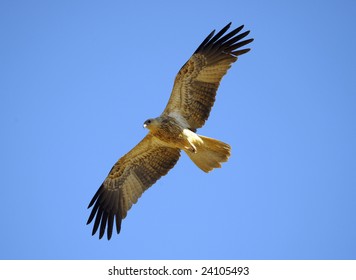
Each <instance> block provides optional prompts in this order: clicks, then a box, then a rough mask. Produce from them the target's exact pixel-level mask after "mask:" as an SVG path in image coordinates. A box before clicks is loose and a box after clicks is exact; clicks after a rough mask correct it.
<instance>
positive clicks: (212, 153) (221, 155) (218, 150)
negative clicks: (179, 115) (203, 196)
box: [185, 135, 231, 172]
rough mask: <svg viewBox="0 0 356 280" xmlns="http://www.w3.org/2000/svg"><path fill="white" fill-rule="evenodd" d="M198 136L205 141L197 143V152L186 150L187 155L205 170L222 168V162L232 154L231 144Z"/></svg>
mask: <svg viewBox="0 0 356 280" xmlns="http://www.w3.org/2000/svg"><path fill="white" fill-rule="evenodd" d="M198 136H199V137H200V139H201V140H203V142H202V143H199V145H196V151H195V152H192V151H189V150H186V151H185V152H186V153H187V155H188V156H189V157H190V159H191V160H192V161H193V162H194V163H195V164H196V165H197V166H198V167H199V168H200V169H201V170H203V171H204V172H210V171H211V170H213V169H214V168H220V167H221V163H222V162H226V161H227V160H228V158H229V156H230V149H231V148H230V146H229V145H228V144H226V143H224V142H221V141H219V140H216V139H213V138H209V137H205V136H201V135H198Z"/></svg>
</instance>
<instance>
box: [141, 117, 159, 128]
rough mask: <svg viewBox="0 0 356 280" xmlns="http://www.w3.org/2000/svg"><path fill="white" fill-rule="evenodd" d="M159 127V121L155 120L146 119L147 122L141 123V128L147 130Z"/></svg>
mask: <svg viewBox="0 0 356 280" xmlns="http://www.w3.org/2000/svg"><path fill="white" fill-rule="evenodd" d="M158 125H159V121H158V120H157V118H156V119H148V120H147V121H145V122H144V123H143V127H144V128H147V129H149V130H152V129H154V128H155V127H157V126H158Z"/></svg>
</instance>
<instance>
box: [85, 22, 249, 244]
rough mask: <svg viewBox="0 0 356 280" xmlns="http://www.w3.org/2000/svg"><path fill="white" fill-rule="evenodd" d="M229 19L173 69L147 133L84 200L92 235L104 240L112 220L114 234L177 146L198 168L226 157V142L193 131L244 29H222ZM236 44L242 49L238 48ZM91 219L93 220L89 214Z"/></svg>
mask: <svg viewBox="0 0 356 280" xmlns="http://www.w3.org/2000/svg"><path fill="white" fill-rule="evenodd" d="M230 25H231V23H229V24H228V25H226V26H225V27H224V28H223V29H222V30H221V31H219V32H218V33H217V34H216V35H215V36H214V33H215V30H214V31H212V32H211V33H210V34H209V35H208V36H207V37H206V38H205V40H204V41H203V42H202V43H201V44H200V46H199V47H198V48H197V49H196V51H195V52H194V53H193V55H192V56H191V57H190V58H189V60H188V61H187V62H186V63H185V64H184V65H183V67H182V68H181V69H180V70H179V72H178V74H177V76H176V78H175V81H174V85H173V89H172V93H171V96H170V98H169V101H168V104H167V106H166V108H165V109H164V111H163V113H162V114H161V115H160V116H159V117H157V118H152V119H148V120H146V121H145V122H144V127H145V128H147V129H148V130H149V132H148V134H147V135H146V136H145V137H144V138H143V139H142V140H141V142H139V143H138V144H137V145H136V146H135V147H134V148H133V149H132V150H131V151H129V152H128V153H127V154H126V155H124V156H123V157H122V158H120V159H119V160H118V161H117V162H116V164H115V165H114V166H113V167H112V169H111V170H110V172H109V174H108V176H107V177H106V179H105V180H104V182H103V183H102V185H101V186H100V188H99V190H98V191H97V192H96V193H95V195H94V197H93V199H92V200H91V201H90V203H89V206H88V208H90V207H92V206H94V207H93V209H92V211H91V214H90V216H89V219H88V222H87V224H89V223H91V222H92V221H93V220H94V227H93V231H92V234H93V235H94V234H95V233H96V231H97V230H98V229H99V227H100V230H99V238H100V239H101V238H102V237H103V235H104V234H105V230H106V231H107V238H108V239H110V238H111V236H112V232H113V227H114V222H115V224H116V231H117V233H120V230H121V221H122V220H123V219H124V218H125V217H126V214H127V211H129V210H130V208H131V206H132V205H133V204H135V203H136V202H137V199H138V198H139V197H140V196H141V195H142V193H143V192H144V191H145V190H147V189H148V188H149V187H150V186H152V185H153V184H154V183H155V182H156V181H157V180H158V179H159V178H161V177H162V176H164V175H166V174H167V172H168V171H169V170H170V169H171V168H173V166H174V165H175V164H176V163H177V161H178V159H179V157H180V151H181V150H183V151H184V152H185V153H186V154H187V155H188V156H189V158H190V159H191V160H192V161H193V162H194V163H195V164H196V165H197V166H198V167H199V168H200V169H201V170H203V171H204V172H209V171H211V170H212V169H214V168H218V167H221V163H222V162H226V161H227V159H228V157H229V156H230V146H229V145H228V144H226V143H223V142H221V141H218V140H215V139H213V138H209V137H205V136H202V135H198V134H197V133H196V130H197V129H198V128H200V127H202V126H203V125H204V123H205V121H206V120H207V119H208V117H209V114H210V111H211V108H212V106H213V105H214V101H215V95H216V92H217V89H218V87H219V84H220V81H221V79H222V77H223V76H224V75H225V74H226V72H227V70H228V69H229V68H230V67H231V64H232V63H234V62H235V61H236V60H237V58H238V57H239V56H240V55H242V54H245V53H247V52H248V51H249V50H250V49H249V48H242V47H243V46H245V45H247V44H249V43H251V42H252V41H253V39H245V40H243V39H244V38H245V37H246V36H247V35H248V34H249V32H250V31H245V32H243V33H240V31H241V30H242V29H243V27H244V26H243V25H242V26H240V27H238V28H236V29H234V30H232V31H231V32H229V33H227V34H225V33H226V31H227V30H228V29H229V28H230ZM241 48H242V49H241ZM94 218H95V219H94Z"/></svg>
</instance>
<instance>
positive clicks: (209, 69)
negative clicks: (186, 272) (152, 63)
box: [162, 23, 253, 130]
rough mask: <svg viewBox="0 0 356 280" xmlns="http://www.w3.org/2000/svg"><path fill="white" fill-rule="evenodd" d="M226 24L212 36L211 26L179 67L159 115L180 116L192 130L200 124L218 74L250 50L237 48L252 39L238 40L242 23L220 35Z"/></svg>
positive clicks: (211, 100)
mask: <svg viewBox="0 0 356 280" xmlns="http://www.w3.org/2000/svg"><path fill="white" fill-rule="evenodd" d="M230 25H231V23H229V24H228V25H227V26H225V27H224V28H223V29H222V30H221V31H220V32H218V33H217V34H216V35H215V36H214V32H215V30H214V31H213V32H211V33H210V34H209V35H208V37H206V39H205V40H204V41H203V42H202V43H201V44H200V46H199V47H198V48H197V50H196V51H195V52H194V54H193V55H192V56H191V57H190V59H189V60H188V61H187V62H186V63H185V64H184V66H183V67H182V68H181V69H180V70H179V72H178V74H177V76H176V79H175V81H174V86H173V90H172V94H171V97H170V99H169V101H168V104H167V106H166V108H165V110H164V111H163V113H162V115H170V116H173V117H176V118H179V117H183V118H184V120H185V121H186V122H187V124H188V126H189V128H190V129H192V130H195V129H196V128H199V127H202V126H203V125H204V123H205V121H206V120H207V119H208V117H209V114H210V111H211V108H212V107H213V105H214V102H215V95H216V91H217V89H218V87H219V84H220V81H221V79H222V77H223V76H224V75H225V74H226V72H227V70H228V69H229V68H230V67H231V64H232V63H233V62H235V61H236V60H237V57H238V56H239V55H242V54H244V53H247V52H248V51H249V50H250V49H240V48H241V47H243V46H245V45H247V44H249V43H250V42H252V41H253V39H247V40H243V41H241V40H242V39H243V38H245V37H246V36H247V35H248V34H249V33H250V31H245V32H243V33H239V32H240V31H241V30H242V29H243V25H242V26H240V27H238V28H236V29H234V30H232V31H231V32H229V33H227V34H226V35H224V34H225V32H226V31H227V30H228V29H229V28H230ZM223 35H224V36H223Z"/></svg>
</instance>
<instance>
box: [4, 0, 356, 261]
mask: <svg viewBox="0 0 356 280" xmlns="http://www.w3.org/2000/svg"><path fill="white" fill-rule="evenodd" d="M355 14H356V3H355V1H293V2H291V1H289V2H287V1H224V0H222V1H179V2H172V1H141V2H137V1H131V2H129V1H125V2H124V1H101V2H99V1H1V2H0V35H1V44H0V77H1V78H0V79H1V82H0V114H1V118H0V124H1V128H2V129H1V130H2V133H1V135H2V137H1V140H0V141H1V145H0V152H1V157H0V168H1V190H2V191H1V192H2V195H1V196H0V205H1V208H2V209H1V211H0V219H1V231H0V247H1V250H0V258H1V259H355V258H356V238H355V236H356V78H355V77H356V55H355V50H356V29H355V26H356V17H355ZM230 21H232V22H233V27H237V26H239V25H240V24H245V26H246V29H250V30H251V37H253V38H255V41H254V42H253V43H252V44H251V47H252V51H251V52H250V53H248V54H246V55H244V56H242V57H241V58H240V59H239V61H238V62H237V63H235V64H234V65H233V67H232V68H231V69H230V71H229V72H228V74H227V75H226V76H225V77H224V79H223V81H222V83H221V86H220V88H219V91H218V95H217V101H216V103H215V106H214V108H213V110H212V113H211V115H210V118H209V120H208V122H207V123H206V125H205V126H204V127H203V128H202V129H200V130H199V133H200V134H203V135H207V136H210V137H214V138H217V139H220V140H222V141H224V142H227V143H229V144H230V145H231V146H232V156H231V158H230V159H229V161H228V162H227V163H225V164H224V165H223V168H221V169H218V170H215V171H213V172H211V173H209V174H205V173H204V172H202V171H200V170H199V169H198V168H197V167H195V166H194V164H193V163H192V162H190V160H189V159H188V157H187V156H186V155H183V156H182V157H181V159H180V161H179V162H178V164H177V165H176V167H175V168H174V169H173V170H171V172H170V173H169V174H168V175H167V176H165V177H163V178H162V179H161V180H159V181H158V182H157V183H156V184H155V185H154V186H153V187H152V188H150V189H149V190H148V191H147V192H145V193H144V194H143V196H142V197H141V199H140V200H139V202H138V203H137V204H136V205H134V207H133V208H132V209H131V210H130V212H129V214H128V216H127V218H126V219H125V220H124V221H123V227H122V232H121V234H120V235H116V234H115V235H113V238H112V239H111V240H110V241H107V240H106V239H103V240H98V237H97V236H94V237H92V236H91V230H92V228H91V226H86V225H85V223H86V220H87V218H88V215H89V213H90V211H89V210H87V209H86V207H87V205H88V203H89V201H90V199H91V198H92V196H93V194H94V193H95V192H96V190H97V188H98V187H99V186H100V184H101V183H102V181H103V180H104V178H105V177H106V175H107V173H108V171H109V170H110V168H111V167H112V165H113V164H114V163H115V162H116V160H117V159H118V158H119V157H121V156H122V155H124V154H125V153H126V152H128V151H129V150H130V149H131V148H132V147H133V146H134V145H136V143H137V142H138V141H139V140H140V139H142V138H143V137H144V135H145V134H146V133H147V131H146V130H144V129H143V128H142V124H143V122H144V121H145V120H146V119H147V118H150V117H156V116H158V115H159V114H160V113H161V111H162V110H163V108H164V107H165V105H166V102H167V101H168V98H169V95H170V91H171V88H172V85H173V80H174V77H175V75H176V73H177V71H178V70H179V69H180V67H181V66H182V65H183V64H184V63H185V62H186V60H187V59H188V58H189V57H190V55H191V54H192V53H193V51H194V50H195V49H196V48H197V46H198V45H199V44H200V43H201V41H202V40H203V39H204V38H205V36H206V35H207V34H209V32H210V31H211V30H213V29H220V28H222V27H223V26H225V25H226V24H227V23H228V22H230Z"/></svg>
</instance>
